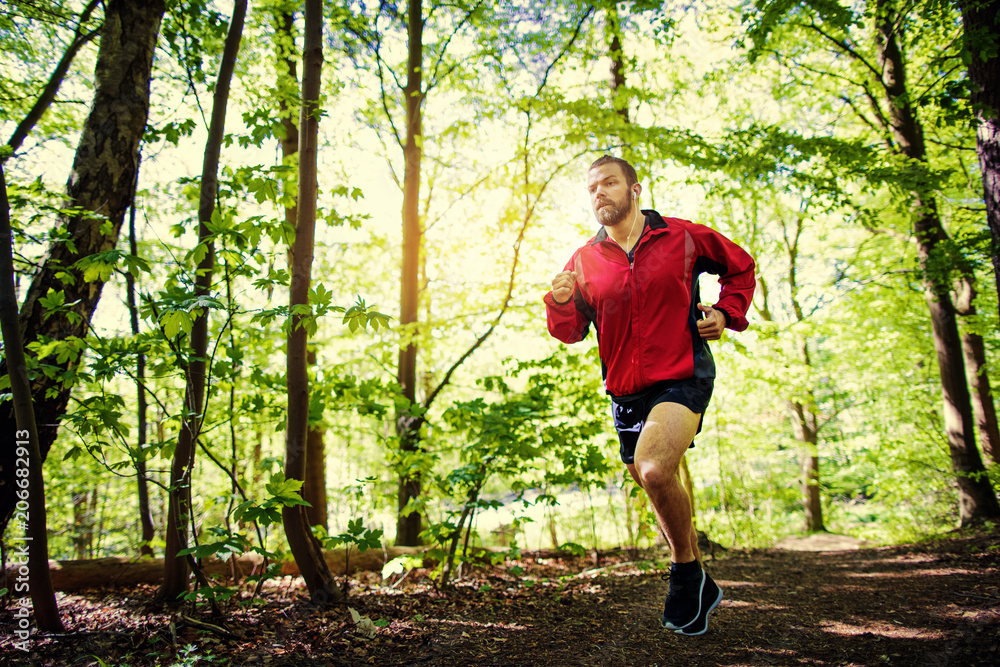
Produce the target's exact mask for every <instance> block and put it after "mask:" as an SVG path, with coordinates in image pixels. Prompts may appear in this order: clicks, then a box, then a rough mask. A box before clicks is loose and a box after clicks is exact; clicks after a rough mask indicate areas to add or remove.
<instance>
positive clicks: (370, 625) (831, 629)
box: [0, 527, 1000, 667]
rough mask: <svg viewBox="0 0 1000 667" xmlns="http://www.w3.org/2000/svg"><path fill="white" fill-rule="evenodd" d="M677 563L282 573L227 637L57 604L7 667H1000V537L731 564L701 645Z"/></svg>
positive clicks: (722, 572)
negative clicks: (672, 574) (321, 581)
mask: <svg viewBox="0 0 1000 667" xmlns="http://www.w3.org/2000/svg"><path fill="white" fill-rule="evenodd" d="M664 563H665V561H664V554H663V553H662V552H647V553H642V554H638V555H637V554H632V555H631V556H630V555H628V554H626V553H616V554H602V559H601V562H600V564H599V565H600V567H599V568H598V567H597V566H595V563H594V562H593V560H592V559H590V558H586V557H583V558H566V559H553V558H542V559H539V558H535V559H530V558H527V556H525V559H524V560H522V561H521V562H518V563H510V562H508V563H507V564H506V565H505V566H504V567H497V568H481V569H476V570H475V571H474V572H472V573H467V574H466V575H465V578H463V580H461V581H459V582H458V583H457V584H456V586H455V587H454V588H453V589H451V590H449V591H447V592H444V591H439V590H437V589H435V588H434V586H433V585H431V583H430V582H429V580H428V579H427V578H426V577H423V578H422V577H421V576H420V573H419V571H416V574H415V573H412V572H411V573H410V575H409V576H407V577H405V578H404V579H403V580H402V581H401V582H397V583H396V585H395V587H389V586H386V585H385V583H384V582H382V581H381V578H380V577H379V575H378V574H377V573H371V574H359V575H355V576H354V577H352V578H351V586H352V590H351V593H350V598H349V600H348V603H347V605H343V606H339V607H334V608H331V609H328V610H318V609H316V608H313V607H311V606H310V605H309V604H308V602H306V600H305V597H306V594H305V592H304V590H303V589H302V588H301V580H298V585H296V582H295V581H292V580H288V579H286V580H284V581H283V582H278V583H279V585H276V586H274V587H272V588H267V589H265V593H264V596H263V599H258V602H257V604H255V605H253V606H250V607H248V608H245V609H239V610H236V611H231V612H230V613H229V614H228V615H227V616H226V617H225V618H224V619H222V620H216V621H211V619H207V618H204V617H202V618H203V620H206V621H209V622H212V623H214V624H216V625H218V626H220V627H219V628H218V629H217V630H212V629H207V628H199V627H195V626H194V625H193V624H192V623H191V622H189V621H187V620H185V618H184V617H183V616H181V615H180V614H179V613H178V612H176V611H175V612H173V613H171V612H168V611H165V610H164V609H163V608H162V607H161V606H158V605H157V604H155V603H154V601H153V596H154V593H155V588H154V587H151V586H143V587H137V588H133V589H127V590H123V589H119V590H113V591H111V590H105V591H92V592H89V593H82V594H74V595H66V594H60V596H59V603H60V606H61V609H62V613H63V618H64V619H65V623H66V626H67V627H66V631H67V632H66V634H62V635H58V636H53V635H43V634H36V635H33V636H32V637H31V639H30V640H29V651H28V652H23V651H20V650H18V649H17V648H16V647H15V645H14V642H15V641H16V637H14V636H13V632H12V630H8V629H11V628H13V627H14V622H15V621H14V619H13V614H12V612H11V611H10V610H9V609H8V610H2V611H0V628H2V629H3V630H2V631H0V664H3V665H57V666H59V667H62V666H68V665H85V666H92V665H108V666H112V665H115V666H117V665H212V664H218V665H309V666H320V665H378V666H380V667H381V666H385V665H424V664H426V665H477V666H486V665H498V666H505V667H506V666H520V665H539V666H546V667H549V666H563V665H622V666H626V665H627V666H633V665H695V666H698V665H727V666H728V665H905V666H907V667H909V666H913V665H955V666H959V667H972V666H978V665H998V664H1000V529H998V528H996V527H994V528H991V529H990V530H986V531H977V532H975V533H963V534H957V533H956V534H954V535H952V536H949V537H946V538H944V539H938V540H935V541H932V542H927V543H920V544H910V545H902V546H892V547H882V548H869V549H858V550H850V551H830V552H806V551H779V550H773V549H772V550H754V551H731V552H724V553H722V554H717V556H716V558H714V559H712V560H709V561H708V565H707V569H708V571H709V572H710V573H711V574H712V576H713V578H714V579H715V580H716V581H717V582H718V583H719V585H720V586H721V587H722V588H723V590H724V591H725V598H724V599H723V601H722V603H721V604H720V605H719V607H718V608H717V609H716V611H715V612H714V613H713V614H712V616H711V618H710V622H709V627H708V632H707V633H706V634H705V635H703V636H700V637H687V636H682V635H677V634H674V633H672V632H669V631H666V630H663V629H661V628H660V623H659V615H660V610H661V605H662V603H663V597H664V595H665V592H666V586H667V584H666V582H664V581H662V580H661V575H662V573H663V569H662V568H663V566H664ZM515 565H517V566H519V567H520V568H523V571H522V572H518V571H517V570H516V569H512V567H513V566H515ZM351 610H354V611H355V612H356V613H357V614H358V620H357V621H355V618H354V616H353V615H352V613H351ZM187 613H188V614H190V613H191V612H187ZM98 658H99V660H98Z"/></svg>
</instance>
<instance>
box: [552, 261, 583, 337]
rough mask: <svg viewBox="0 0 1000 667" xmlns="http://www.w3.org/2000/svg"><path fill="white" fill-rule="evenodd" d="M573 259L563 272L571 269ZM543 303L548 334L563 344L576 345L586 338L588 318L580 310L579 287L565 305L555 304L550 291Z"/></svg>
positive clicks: (581, 299) (581, 297)
mask: <svg viewBox="0 0 1000 667" xmlns="http://www.w3.org/2000/svg"><path fill="white" fill-rule="evenodd" d="M574 260H575V257H574V259H570V260H569V262H568V263H567V264H566V267H565V268H564V269H563V270H564V271H570V270H571V269H572V268H573V264H574ZM542 300H543V301H544V302H545V317H546V319H547V320H548V326H549V333H550V334H551V335H552V336H553V337H554V338H557V339H559V340H561V341H562V342H564V343H576V342H579V341H581V340H583V339H584V338H586V336H587V331H588V330H589V328H590V318H588V317H586V316H585V315H584V314H583V313H582V312H581V310H580V307H579V306H580V305H581V304H580V302H581V301H583V296H582V295H581V294H580V287H579V285H577V288H576V289H575V290H573V298H571V299H570V300H569V301H567V302H566V303H557V302H556V300H555V299H554V298H553V297H552V291H551V290H550V291H549V292H548V293H547V294H546V295H545V297H544V298H543V299H542Z"/></svg>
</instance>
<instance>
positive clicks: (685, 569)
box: [660, 561, 706, 630]
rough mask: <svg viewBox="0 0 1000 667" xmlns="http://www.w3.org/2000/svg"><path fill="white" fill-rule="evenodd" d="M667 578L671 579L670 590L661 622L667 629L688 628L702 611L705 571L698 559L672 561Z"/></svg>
mask: <svg viewBox="0 0 1000 667" xmlns="http://www.w3.org/2000/svg"><path fill="white" fill-rule="evenodd" d="M665 578H668V579H669V580H670V590H669V592H668V593H667V599H666V601H665V602H664V603H663V615H662V616H661V617H660V622H661V623H662V625H663V627H664V628H666V629H667V630H680V629H681V628H686V627H687V626H689V625H691V624H692V623H694V622H695V621H696V620H698V614H699V613H701V598H702V588H703V587H704V585H705V578H706V577H705V571H704V570H702V569H701V565H700V564H699V563H698V561H691V562H690V563H672V564H671V565H670V574H669V575H667V576H666V577H665Z"/></svg>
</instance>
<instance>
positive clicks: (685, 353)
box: [545, 210, 756, 396]
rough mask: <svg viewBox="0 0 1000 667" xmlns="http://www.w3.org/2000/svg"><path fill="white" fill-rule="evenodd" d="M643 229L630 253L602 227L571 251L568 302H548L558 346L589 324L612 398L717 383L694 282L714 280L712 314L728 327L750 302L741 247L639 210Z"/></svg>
mask: <svg viewBox="0 0 1000 667" xmlns="http://www.w3.org/2000/svg"><path fill="white" fill-rule="evenodd" d="M643 213H644V214H645V216H646V224H645V227H644V228H643V230H642V234H641V235H640V237H639V241H638V242H637V243H636V245H635V248H634V249H633V250H632V253H631V255H632V257H631V262H630V258H629V257H628V256H626V254H625V251H624V250H622V248H621V246H619V245H618V244H617V243H615V242H614V240H613V239H611V238H609V237H608V233H607V231H606V230H605V229H603V228H602V229H601V230H600V231H599V232H598V233H597V235H596V236H594V238H592V239H590V241H588V242H587V244H586V245H584V246H583V247H582V248H580V249H579V250H577V251H576V252H575V253H573V258H572V259H570V261H569V262H568V263H567V264H566V268H565V270H566V271H575V272H576V275H577V289H576V290H575V291H574V293H573V298H572V299H571V300H570V301H569V302H567V303H564V304H558V303H556V302H555V300H554V299H553V298H552V292H549V293H548V294H546V295H545V310H546V314H547V316H548V325H549V333H551V334H552V335H553V336H555V337H556V338H558V339H559V340H561V341H563V342H564V343H575V342H577V341H579V340H582V339H583V338H584V337H585V336H586V335H587V331H588V329H589V328H590V324H591V323H593V324H594V325H595V327H596V331H597V341H598V346H599V350H600V354H601V365H602V367H603V369H602V370H603V372H604V384H605V388H606V389H607V391H608V393H610V394H611V395H613V396H625V395H628V394H634V393H636V392H638V391H640V390H642V389H645V388H646V387H649V386H651V385H652V384H654V383H656V382H659V381H661V380H681V379H687V378H691V377H706V378H707V377H711V378H714V377H715V361H714V360H713V359H712V353H711V351H710V350H709V348H708V345H707V344H706V343H705V341H703V340H702V338H701V336H699V335H698V329H697V324H696V323H697V321H698V319H699V318H700V317H701V311H699V310H698V307H697V304H698V302H699V300H700V298H699V294H698V276H699V275H700V274H701V273H712V274H715V275H718V276H720V278H719V282H720V284H721V285H722V290H721V293H720V295H719V301H718V303H716V304H715V306H714V307H715V308H717V309H719V310H722V311H723V312H724V313H725V315H726V326H727V327H728V328H730V329H734V330H735V331H743V330H744V329H746V328H747V326H748V322H747V319H746V313H747V310H748V309H749V308H750V302H751V300H752V299H753V292H754V287H755V286H756V280H755V279H754V262H753V259H752V258H751V257H750V255H748V254H747V253H746V251H744V250H743V249H742V248H740V247H739V246H738V245H736V244H735V243H733V242H732V241H730V240H729V239H727V238H726V237H724V236H723V235H722V234H719V233H718V232H716V231H715V230H712V229H710V228H708V227H705V226H704V225H698V224H695V223H693V222H689V221H687V220H680V219H678V218H666V219H664V218H662V217H660V214H659V213H657V212H656V211H651V210H647V211H643Z"/></svg>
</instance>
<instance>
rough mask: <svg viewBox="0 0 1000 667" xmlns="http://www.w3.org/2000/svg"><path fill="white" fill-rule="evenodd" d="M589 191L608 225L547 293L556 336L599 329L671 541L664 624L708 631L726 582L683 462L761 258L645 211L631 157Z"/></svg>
mask: <svg viewBox="0 0 1000 667" xmlns="http://www.w3.org/2000/svg"><path fill="white" fill-rule="evenodd" d="M587 187H588V189H589V191H590V204H591V206H592V208H593V209H594V215H595V216H596V217H597V221H598V222H599V223H601V226H602V228H601V229H600V230H599V231H598V232H597V235H596V236H594V237H593V238H592V239H590V240H589V241H588V242H587V243H586V244H585V245H584V246H583V247H582V248H580V249H579V250H577V251H576V252H575V253H574V254H573V257H572V258H571V259H570V261H569V262H568V263H567V264H566V268H565V269H564V270H563V271H562V272H560V273H559V274H557V275H556V277H555V278H554V279H553V280H552V291H551V292H549V293H548V294H546V295H545V307H546V314H547V317H548V327H549V333H551V334H552V335H553V336H555V337H556V338H558V339H559V340H561V341H563V342H564V343H575V342H577V341H579V340H582V339H583V338H584V337H585V336H586V335H587V332H588V330H589V328H590V325H591V324H593V325H594V326H595V328H596V331H597V341H598V348H599V352H600V356H601V369H602V371H603V374H604V387H605V389H606V390H607V392H608V394H609V395H610V396H611V412H612V416H613V419H614V424H615V428H616V429H617V431H618V439H619V441H620V442H621V458H622V461H623V462H624V463H625V465H626V466H627V468H628V471H629V473H630V474H631V475H632V478H633V479H634V480H635V481H636V483H637V484H639V486H641V487H642V488H643V489H645V491H646V494H647V495H648V496H649V500H650V503H651V504H652V506H653V512H654V513H655V514H656V520H657V523H658V524H659V526H660V528H661V529H662V530H663V533H664V535H665V536H666V538H667V541H668V542H669V543H670V549H671V560H672V563H671V565H670V587H669V592H668V594H667V598H666V601H665V602H664V606H663V615H662V617H661V623H662V625H663V627H664V628H667V629H669V630H674V631H675V632H678V633H680V634H685V635H700V634H703V633H704V632H705V630H706V629H707V628H708V615H709V613H711V611H712V610H713V609H715V607H716V606H717V605H718V604H719V602H720V601H721V600H722V590H721V589H720V588H719V587H718V586H717V585H716V583H715V582H714V581H712V578H711V577H709V576H708V574H707V573H706V572H705V571H704V570H703V569H702V566H701V561H700V557H701V555H700V553H699V552H698V538H697V534H696V533H695V529H694V525H693V523H692V522H691V504H690V501H689V500H688V495H687V492H686V491H685V490H684V488H683V486H682V485H681V482H680V476H679V475H678V467H679V465H680V463H681V459H682V458H683V456H684V453H685V452H686V451H687V449H688V447H689V446H693V441H694V437H695V435H696V434H697V432H698V431H699V430H700V429H701V419H702V415H703V414H704V413H705V409H706V408H707V407H708V402H709V399H710V398H711V397H712V387H713V383H714V380H715V362H714V360H713V359H712V353H711V351H710V350H709V347H708V344H707V343H706V341H710V340H718V339H719V338H721V337H722V333H723V330H724V329H725V328H730V329H733V330H735V331H743V330H744V329H746V328H747V324H748V323H747V319H746V313H747V310H748V309H749V307H750V302H751V300H752V299H753V292H754V287H755V284H756V281H755V279H754V262H753V259H751V257H750V255H748V254H747V253H746V252H745V251H744V250H743V249H742V248H740V247H739V246H737V245H736V244H735V243H733V242H732V241H730V240H729V239H727V238H726V237H724V236H723V235H722V234H719V233H718V232H716V231H714V230H712V229H709V228H708V227H705V226H704V225H698V224H694V223H692V222H689V221H687V220H680V219H678V218H663V217H661V216H660V214H659V213H657V212H656V211H653V210H644V211H641V212H640V210H639V207H638V202H639V195H640V194H641V193H642V186H641V185H640V184H639V182H638V178H637V176H636V173H635V169H634V168H633V167H632V165H630V164H629V163H628V162H626V161H625V160H622V159H620V158H615V157H611V156H607V155H605V156H604V157H602V158H600V159H599V160H597V161H596V162H594V163H593V164H592V165H591V167H590V171H589V174H588V180H587ZM640 217H641V218H642V222H639V218H640ZM702 273H711V274H715V275H718V276H719V283H720V284H721V292H720V295H719V300H718V302H717V303H715V304H714V305H711V306H709V305H705V304H703V303H700V297H699V291H698V276H699V275H700V274H702Z"/></svg>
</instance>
